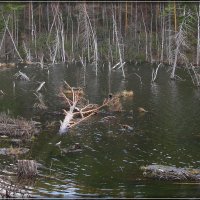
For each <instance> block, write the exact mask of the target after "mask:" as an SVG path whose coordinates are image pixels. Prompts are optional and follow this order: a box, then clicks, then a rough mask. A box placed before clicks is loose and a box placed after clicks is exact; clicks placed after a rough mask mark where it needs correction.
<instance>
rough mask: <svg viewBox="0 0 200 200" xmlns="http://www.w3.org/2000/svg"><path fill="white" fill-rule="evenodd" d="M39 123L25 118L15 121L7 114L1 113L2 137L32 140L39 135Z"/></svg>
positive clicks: (0, 132)
mask: <svg viewBox="0 0 200 200" xmlns="http://www.w3.org/2000/svg"><path fill="white" fill-rule="evenodd" d="M36 124H37V122H35V121H27V120H25V119H23V118H17V119H13V118H11V117H9V116H8V115H6V114H5V113H0V135H7V136H11V137H23V138H31V137H32V136H33V135H34V134H36V133H38V129H37V127H36Z"/></svg>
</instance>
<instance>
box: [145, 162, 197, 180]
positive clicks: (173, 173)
mask: <svg viewBox="0 0 200 200" xmlns="http://www.w3.org/2000/svg"><path fill="white" fill-rule="evenodd" d="M141 170H142V171H143V175H144V176H145V177H148V178H155V179H159V180H176V181H177V180H180V181H200V169H192V168H176V167H171V166H164V165H148V166H145V167H141Z"/></svg>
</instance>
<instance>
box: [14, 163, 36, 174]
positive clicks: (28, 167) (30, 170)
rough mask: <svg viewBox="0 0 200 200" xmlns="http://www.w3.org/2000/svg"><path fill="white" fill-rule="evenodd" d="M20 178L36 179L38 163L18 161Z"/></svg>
mask: <svg viewBox="0 0 200 200" xmlns="http://www.w3.org/2000/svg"><path fill="white" fill-rule="evenodd" d="M17 166H18V176H20V177H30V178H31V177H34V176H37V174H38V171H37V163H36V161H35V160H18V164H17Z"/></svg>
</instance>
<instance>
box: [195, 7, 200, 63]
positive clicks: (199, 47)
mask: <svg viewBox="0 0 200 200" xmlns="http://www.w3.org/2000/svg"><path fill="white" fill-rule="evenodd" d="M197 19H198V21H197V29H198V37H197V60H196V63H197V66H199V54H200V3H199V10H198V12H197Z"/></svg>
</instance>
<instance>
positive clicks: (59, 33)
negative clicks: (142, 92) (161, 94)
mask: <svg viewBox="0 0 200 200" xmlns="http://www.w3.org/2000/svg"><path fill="white" fill-rule="evenodd" d="M0 13H1V18H0V53H1V54H0V55H1V57H0V58H1V60H2V61H8V60H9V61H10V60H13V61H15V62H16V61H19V62H29V63H34V62H36V63H40V64H41V66H43V63H52V64H56V63H65V62H69V63H72V62H77V61H78V62H81V63H82V65H83V66H84V67H86V65H87V64H88V63H90V64H92V65H94V68H95V71H96V74H97V73H98V68H99V67H100V66H101V65H102V63H106V64H108V65H109V69H115V68H118V69H119V68H120V69H122V73H123V76H125V73H124V65H125V63H127V62H134V63H135V64H137V63H138V62H143V61H146V62H149V63H156V64H158V67H157V68H156V70H155V71H154V74H153V73H152V80H153V79H154V78H155V77H156V75H157V70H158V68H159V66H160V65H159V64H167V65H169V66H171V75H170V78H172V79H175V78H176V68H177V66H178V65H179V66H180V65H181V66H183V67H184V69H186V70H188V72H189V74H190V75H191V78H192V80H193V83H194V84H195V85H200V78H199V71H198V66H199V62H200V58H199V57H200V4H199V3H198V2H197V3H183V2H166V3H163V2H162V3H159V2H158V3H155V2H154V3H150V2H149V3H147V2H146V3H138V2H121V3H119V2H116V3H114V2H113V3H106V2H85V3H84V2H45V3H44V2H42V3H41V2H28V3H26V2H22V3H9V2H7V3H1V4H0ZM155 73H156V74H155ZM153 75H154V76H153ZM179 78H180V77H179Z"/></svg>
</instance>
